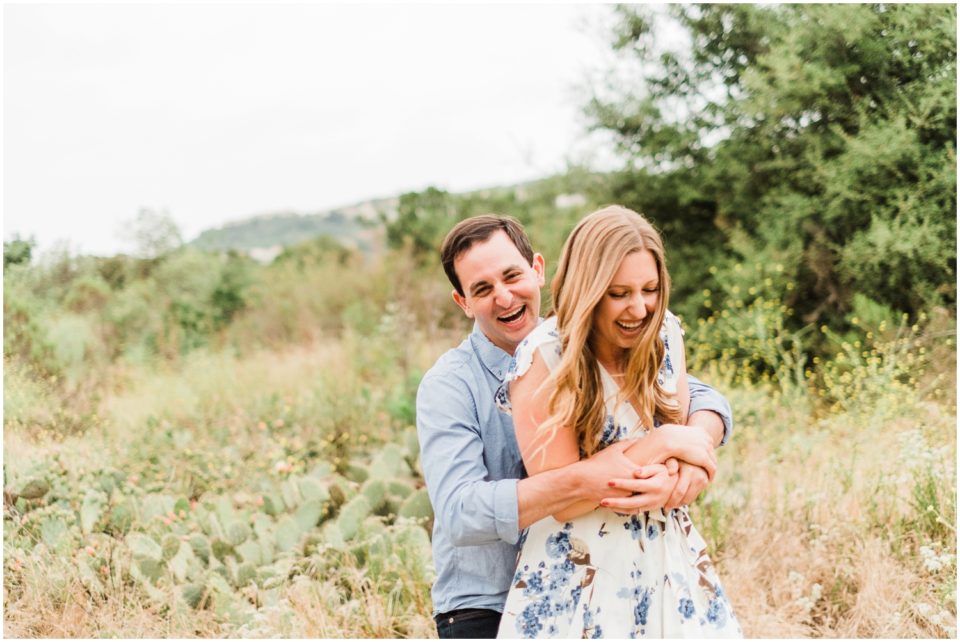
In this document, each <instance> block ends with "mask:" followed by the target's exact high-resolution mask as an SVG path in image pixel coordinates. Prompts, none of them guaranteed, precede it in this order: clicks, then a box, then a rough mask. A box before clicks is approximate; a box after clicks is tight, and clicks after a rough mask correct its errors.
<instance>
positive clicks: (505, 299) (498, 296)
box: [493, 283, 513, 308]
mask: <svg viewBox="0 0 960 642" xmlns="http://www.w3.org/2000/svg"><path fill="white" fill-rule="evenodd" d="M493 301H494V303H496V304H497V305H498V306H499V307H501V308H507V307H510V305H511V304H512V303H513V292H511V291H510V288H508V287H507V286H505V285H504V284H503V283H498V284H497V285H495V286H493Z"/></svg>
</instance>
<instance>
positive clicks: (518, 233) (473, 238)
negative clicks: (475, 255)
mask: <svg viewBox="0 0 960 642" xmlns="http://www.w3.org/2000/svg"><path fill="white" fill-rule="evenodd" d="M499 230H503V232H504V233H505V234H506V235H507V236H508V237H509V238H510V240H511V241H512V242H513V244H514V245H515V246H516V248H517V249H518V250H519V251H520V254H521V255H523V258H525V259H526V260H527V263H529V264H530V265H533V248H532V247H530V239H528V238H527V234H526V232H524V231H523V226H522V225H520V221H518V220H517V219H515V218H513V217H512V216H501V215H499V214H482V215H480V216H471V217H470V218H468V219H464V220H462V221H460V222H459V223H457V224H456V225H454V226H453V229H452V230H450V231H449V232H447V236H446V238H444V239H443V245H441V246H440V262H441V263H443V271H444V272H446V273H447V278H448V279H450V283H451V284H452V285H453V287H454V289H455V290H456V291H457V293H458V294H459V295H460V296H464V294H463V285H461V283H460V277H459V276H457V271H456V270H454V269H453V262H454V261H456V260H457V257H458V256H460V255H461V254H463V253H464V252H466V251H467V250H469V249H470V248H471V247H472V246H473V244H474V243H482V242H483V241H486V240H487V239H489V238H490V237H491V236H493V234H494V233H496V232H497V231H499Z"/></svg>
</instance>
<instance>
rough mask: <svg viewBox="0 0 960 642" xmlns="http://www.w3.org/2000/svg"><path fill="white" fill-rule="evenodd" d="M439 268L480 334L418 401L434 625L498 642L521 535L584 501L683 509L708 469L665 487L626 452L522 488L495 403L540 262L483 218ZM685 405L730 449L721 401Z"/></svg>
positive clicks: (532, 318) (531, 311)
mask: <svg viewBox="0 0 960 642" xmlns="http://www.w3.org/2000/svg"><path fill="white" fill-rule="evenodd" d="M441 261H442V263H443V268H444V271H445V272H446V274H447V277H448V278H449V280H450V283H451V284H452V285H453V288H454V289H453V300H454V301H455V302H456V304H457V305H458V306H459V307H460V308H461V309H462V310H463V312H464V314H466V315H467V317H469V318H471V319H474V321H475V323H474V328H473V332H472V333H471V334H470V336H469V337H468V338H467V339H466V340H464V342H463V343H462V344H460V346H458V347H457V348H454V349H453V350H450V351H448V352H447V353H446V354H444V355H443V356H442V357H440V359H438V360H437V362H436V363H435V364H434V366H433V367H432V368H431V369H430V370H429V371H428V372H427V374H426V375H425V376H424V377H423V380H422V381H421V382H420V388H419V390H418V392H417V435H418V437H419V440H420V455H421V456H420V462H421V466H422V468H423V471H424V477H425V478H426V482H427V490H428V492H429V494H430V501H431V503H432V504H433V510H434V515H435V519H434V527H433V558H434V564H435V566H436V569H437V580H436V582H435V583H434V585H433V604H434V619H435V620H436V622H437V632H438V634H439V636H440V637H441V638H492V637H496V633H497V627H498V626H499V621H500V615H501V612H502V611H503V605H504V603H505V601H506V596H507V592H508V591H509V588H510V581H511V579H512V577H513V571H514V565H515V563H516V555H517V551H518V539H519V536H520V531H521V530H522V529H524V528H526V527H527V526H529V525H530V524H533V523H535V522H537V521H539V520H540V519H543V518H544V517H547V516H548V515H553V514H554V513H557V512H559V511H560V510H562V509H563V508H565V507H566V506H568V505H570V504H572V503H575V502H579V501H583V500H590V501H593V502H595V503H598V504H599V503H600V502H601V501H602V502H603V503H604V505H606V506H610V507H612V508H616V509H618V510H622V511H623V512H631V511H638V510H648V509H652V508H656V507H660V506H666V507H668V508H671V507H675V506H680V505H684V504H687V503H689V502H691V501H693V499H695V498H696V496H697V495H698V494H699V493H700V491H701V490H703V488H704V487H705V486H706V484H707V483H708V479H707V472H706V471H704V470H703V469H702V468H698V467H696V466H690V465H689V464H686V463H682V464H680V466H679V470H678V472H677V474H676V476H675V477H672V478H671V480H672V481H671V482H670V487H669V488H665V487H664V484H663V482H656V481H655V480H654V479H653V478H651V477H649V475H645V473H644V471H643V470H642V468H641V469H640V470H637V466H636V465H635V464H633V463H632V462H631V461H630V460H629V459H628V458H627V457H626V456H625V455H624V454H623V451H624V449H625V448H626V447H627V446H628V445H629V443H626V442H625V443H620V444H613V445H612V446H609V447H608V448H605V449H604V450H602V451H600V452H599V453H597V454H595V455H594V456H593V457H591V458H589V459H585V460H581V461H579V462H576V463H573V464H570V465H569V466H565V467H563V468H558V469H555V470H550V471H546V472H543V473H541V474H539V475H535V476H533V477H526V476H525V473H524V468H523V462H522V459H521V457H520V452H519V449H518V447H517V442H516V438H515V436H514V431H513V423H512V421H511V418H510V417H509V416H508V415H506V414H503V413H500V412H499V411H498V410H497V407H496V404H495V403H494V395H495V394H496V391H497V388H498V387H499V386H500V384H501V383H502V382H503V378H504V376H505V375H506V373H507V370H508V368H509V366H510V361H511V359H512V355H513V353H514V350H515V349H516V347H517V345H518V344H519V343H520V342H521V341H522V340H523V338H524V337H526V335H527V334H528V333H529V332H530V331H531V330H533V328H535V327H536V326H537V324H538V323H539V321H540V319H539V311H540V288H541V287H542V286H543V284H544V260H543V257H542V256H541V255H540V254H537V253H534V252H533V250H532V248H531V247H530V241H529V239H528V238H527V236H526V234H525V233H524V231H523V228H522V227H521V226H520V224H519V223H518V222H517V221H516V220H514V219H512V218H509V217H502V216H494V215H486V216H476V217H473V218H469V219H466V220H464V221H462V222H460V223H459V224H458V225H456V226H455V227H454V228H453V229H452V230H450V232H449V234H447V237H446V239H445V240H444V242H443V246H442V248H441ZM690 397H691V400H690V415H689V420H688V425H690V426H693V427H695V428H696V429H698V430H702V431H704V439H705V440H709V443H710V445H711V446H713V445H716V444H718V443H724V442H725V441H726V439H727V436H728V435H729V431H730V427H731V418H730V414H731V413H730V407H729V405H728V404H727V402H726V400H725V399H723V397H721V396H720V395H719V394H718V393H716V392H715V391H713V390H712V389H710V388H709V387H707V386H705V385H704V384H702V383H700V382H699V381H697V380H696V379H694V378H692V377H690ZM711 472H712V471H711ZM662 477H663V476H660V477H659V478H658V479H662Z"/></svg>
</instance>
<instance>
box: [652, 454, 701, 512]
mask: <svg viewBox="0 0 960 642" xmlns="http://www.w3.org/2000/svg"><path fill="white" fill-rule="evenodd" d="M708 485H710V478H709V477H708V476H707V471H705V470H704V469H703V468H700V467H699V466H694V465H693V464H688V463H687V462H680V471H679V474H678V475H677V484H676V486H674V489H673V492H672V493H671V494H670V499H669V500H667V501H666V502H665V503H664V505H663V508H664V510H670V509H672V508H680V507H681V506H689V505H690V504H692V503H693V502H694V501H695V500H696V499H697V497H698V496H699V495H700V493H702V492H703V489H705V488H706V487H707V486H708Z"/></svg>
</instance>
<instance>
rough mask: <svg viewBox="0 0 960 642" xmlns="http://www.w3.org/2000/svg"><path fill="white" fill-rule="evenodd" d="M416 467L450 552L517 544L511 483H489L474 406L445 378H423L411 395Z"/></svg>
mask: <svg viewBox="0 0 960 642" xmlns="http://www.w3.org/2000/svg"><path fill="white" fill-rule="evenodd" d="M417 436H418V438H419V440H420V465H421V467H422V469H423V474H424V478H425V480H426V482H427V492H428V493H429V495H430V502H431V503H432V504H433V510H434V519H435V520H437V522H438V523H439V526H440V528H442V529H443V531H444V532H445V533H446V535H447V537H448V538H449V540H450V542H451V543H452V544H453V545H454V546H476V545H479V544H490V543H493V542H496V541H498V540H502V541H504V542H507V543H508V544H515V543H516V542H517V539H518V538H519V534H520V530H519V516H518V514H517V480H516V479H501V480H492V479H490V475H489V473H488V470H487V465H486V461H485V457H484V442H483V439H482V437H481V433H480V426H479V418H478V413H477V409H476V402H475V400H474V398H473V396H472V394H471V392H470V388H469V386H467V385H466V384H465V382H463V381H461V380H460V379H459V377H458V376H457V375H456V374H454V373H451V372H446V373H443V374H442V375H441V374H438V373H428V375H427V376H426V377H424V379H423V381H422V382H421V383H420V387H419V389H418V391H417Z"/></svg>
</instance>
